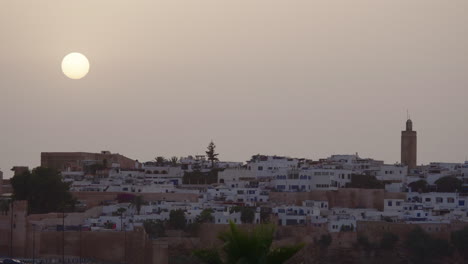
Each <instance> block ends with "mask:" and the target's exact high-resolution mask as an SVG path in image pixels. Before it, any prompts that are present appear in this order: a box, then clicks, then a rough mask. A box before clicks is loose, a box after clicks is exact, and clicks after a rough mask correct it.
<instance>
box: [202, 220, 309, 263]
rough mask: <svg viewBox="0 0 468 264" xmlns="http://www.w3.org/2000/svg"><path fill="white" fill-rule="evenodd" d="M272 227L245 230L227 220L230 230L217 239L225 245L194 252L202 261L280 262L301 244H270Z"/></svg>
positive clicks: (271, 241)
mask: <svg viewBox="0 0 468 264" xmlns="http://www.w3.org/2000/svg"><path fill="white" fill-rule="evenodd" d="M274 232H275V229H274V227H273V226H272V225H260V226H257V227H256V228H255V229H254V230H252V231H250V232H248V231H244V230H240V229H239V228H238V227H237V226H236V225H235V224H234V223H232V222H231V223H230V226H229V230H228V231H226V232H222V233H221V234H220V235H219V239H221V241H223V242H224V245H223V246H222V248H221V249H220V251H221V252H220V251H218V250H217V249H202V250H196V251H194V252H193V254H194V255H195V256H196V257H197V258H198V259H200V260H201V261H202V262H203V263H205V264H237V263H242V264H282V263H284V262H286V261H287V260H288V259H290V258H291V257H292V256H294V255H295V254H296V253H297V252H298V251H299V250H300V249H301V248H302V247H303V245H302V244H298V245H294V246H289V247H278V248H275V249H272V248H271V245H272V243H273V236H274Z"/></svg>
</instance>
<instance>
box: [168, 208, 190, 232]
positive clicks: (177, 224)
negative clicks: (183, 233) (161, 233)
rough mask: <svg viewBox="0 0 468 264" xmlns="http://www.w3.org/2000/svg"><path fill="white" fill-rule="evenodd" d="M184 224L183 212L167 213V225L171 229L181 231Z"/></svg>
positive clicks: (179, 210) (173, 211)
mask: <svg viewBox="0 0 468 264" xmlns="http://www.w3.org/2000/svg"><path fill="white" fill-rule="evenodd" d="M186 224H187V222H186V219H185V212H184V211H183V210H181V209H178V210H171V212H170V213H169V225H170V226H171V227H172V228H174V229H180V230H182V229H184V228H185V225H186Z"/></svg>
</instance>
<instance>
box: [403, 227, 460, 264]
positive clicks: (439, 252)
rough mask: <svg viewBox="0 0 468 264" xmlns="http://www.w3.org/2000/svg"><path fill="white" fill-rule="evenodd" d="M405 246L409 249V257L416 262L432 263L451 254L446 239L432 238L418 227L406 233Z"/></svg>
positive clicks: (417, 263)
mask: <svg viewBox="0 0 468 264" xmlns="http://www.w3.org/2000/svg"><path fill="white" fill-rule="evenodd" d="M405 246H406V248H407V249H408V250H409V253H410V259H411V260H412V262H414V263H416V264H419V263H421V264H422V263H425V264H426V263H434V262H435V261H437V260H439V259H440V258H442V257H447V256H450V255H451V254H452V248H451V246H450V244H449V243H448V241H446V240H442V239H437V238H433V237H431V236H430V235H429V234H428V233H426V232H425V231H424V230H422V229H421V228H420V227H417V228H415V229H414V230H413V231H411V232H410V233H409V234H408V237H407V239H406V241H405Z"/></svg>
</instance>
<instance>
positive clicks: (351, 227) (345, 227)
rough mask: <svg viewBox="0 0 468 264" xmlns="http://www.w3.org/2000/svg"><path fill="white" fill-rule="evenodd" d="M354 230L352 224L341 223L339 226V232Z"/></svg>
mask: <svg viewBox="0 0 468 264" xmlns="http://www.w3.org/2000/svg"><path fill="white" fill-rule="evenodd" d="M353 231H354V225H353V224H351V225H342V226H341V227H340V232H353Z"/></svg>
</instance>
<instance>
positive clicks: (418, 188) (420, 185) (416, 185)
mask: <svg viewBox="0 0 468 264" xmlns="http://www.w3.org/2000/svg"><path fill="white" fill-rule="evenodd" d="M408 187H410V188H411V191H413V192H420V193H425V192H429V187H428V186H427V182H426V181H425V180H419V181H415V182H412V183H410V184H408Z"/></svg>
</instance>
